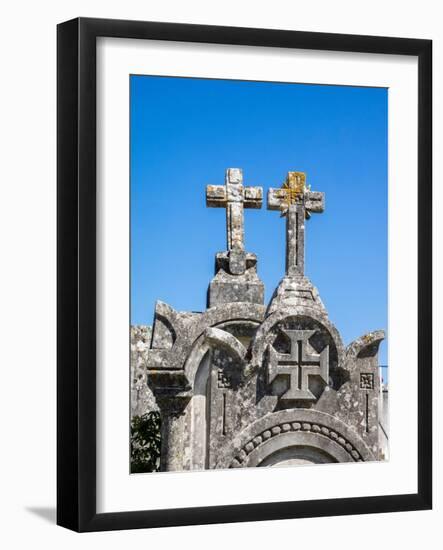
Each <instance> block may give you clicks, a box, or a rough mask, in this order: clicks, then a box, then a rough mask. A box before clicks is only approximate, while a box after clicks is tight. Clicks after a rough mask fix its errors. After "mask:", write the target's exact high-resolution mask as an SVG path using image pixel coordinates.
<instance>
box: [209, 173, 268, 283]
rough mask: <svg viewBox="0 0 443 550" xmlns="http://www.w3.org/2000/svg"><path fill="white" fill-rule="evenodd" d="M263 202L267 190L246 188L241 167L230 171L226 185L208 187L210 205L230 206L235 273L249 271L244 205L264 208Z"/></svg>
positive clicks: (228, 231) (229, 228)
mask: <svg viewBox="0 0 443 550" xmlns="http://www.w3.org/2000/svg"><path fill="white" fill-rule="evenodd" d="M262 201H263V189H262V188H261V187H244V185H243V172H242V170H241V169H240V168H228V169H227V170H226V177H225V185H208V186H207V187H206V205H207V206H209V207H214V208H226V237H227V248H228V251H229V270H230V272H231V273H232V275H242V274H243V273H244V272H245V270H246V252H245V237H244V208H261V206H262Z"/></svg>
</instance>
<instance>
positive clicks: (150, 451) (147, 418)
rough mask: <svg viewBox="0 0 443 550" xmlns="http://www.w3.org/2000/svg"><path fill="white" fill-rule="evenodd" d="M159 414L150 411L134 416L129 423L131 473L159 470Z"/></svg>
mask: <svg viewBox="0 0 443 550" xmlns="http://www.w3.org/2000/svg"><path fill="white" fill-rule="evenodd" d="M160 425H161V424H160V414H159V413H158V412H156V411H151V412H149V413H146V414H144V415H143V416H134V418H133V419H132V423H131V473H132V474H139V473H145V472H158V471H159V469H160Z"/></svg>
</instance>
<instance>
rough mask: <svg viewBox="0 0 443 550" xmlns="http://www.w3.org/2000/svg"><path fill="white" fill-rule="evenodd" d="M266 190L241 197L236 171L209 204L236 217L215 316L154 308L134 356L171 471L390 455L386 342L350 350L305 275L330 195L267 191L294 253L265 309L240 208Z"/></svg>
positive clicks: (218, 281) (302, 186)
mask: <svg viewBox="0 0 443 550" xmlns="http://www.w3.org/2000/svg"><path fill="white" fill-rule="evenodd" d="M248 189H249V191H248ZM258 189H259V188H253V189H252V190H251V188H244V187H243V185H242V173H241V171H240V170H238V169H229V170H228V171H227V174H226V184H225V186H224V187H222V186H208V188H207V201H208V205H209V206H223V207H225V208H226V209H227V251H226V252H223V253H218V254H217V255H216V268H215V272H216V273H215V277H214V279H213V280H212V282H211V284H210V287H209V292H208V309H207V310H206V311H204V312H200V313H188V312H179V311H176V310H174V309H173V308H172V307H171V306H168V305H167V304H165V303H163V302H157V304H156V308H155V314H154V326H153V334H152V341H151V344H150V347H149V349H146V343H147V341H148V337H147V336H146V338H145V340H144V344H143V345H141V347H140V350H137V351H134V354H135V355H134V359H135V360H136V361H137V362H138V363H137V364H138V365H139V369H141V370H142V369H143V365H146V369H147V383H148V384H149V386H150V388H151V389H152V392H153V394H154V396H155V400H156V403H157V405H158V407H159V409H160V412H161V416H162V457H161V469H162V470H169V471H171V470H193V469H205V468H230V467H245V466H277V465H290V464H306V463H325V462H361V461H367V460H379V459H381V458H383V456H382V454H381V450H380V449H381V446H380V434H379V408H380V395H381V393H380V378H379V368H378V361H377V354H378V347H379V345H380V342H381V341H382V340H383V338H384V333H383V331H375V332H370V333H368V334H367V335H364V336H362V337H361V338H358V339H357V340H356V341H355V342H352V343H351V344H350V345H348V346H347V347H346V346H345V345H344V344H343V342H342V340H341V337H340V334H339V332H338V330H337V329H336V327H335V326H334V325H333V324H332V322H331V321H330V320H329V317H328V313H327V311H326V309H325V307H324V305H323V303H322V301H321V299H320V296H319V293H318V291H317V289H316V288H315V287H314V286H313V285H312V283H311V282H310V280H309V279H308V278H307V277H306V276H305V275H304V236H305V223H306V220H307V219H308V218H309V216H310V214H311V213H312V212H322V211H323V209H324V196H323V194H322V193H318V192H312V191H310V189H309V188H308V187H307V186H306V178H305V175H304V174H302V173H300V172H296V173H289V174H288V177H287V179H286V181H285V183H284V184H283V187H282V188H281V189H277V190H276V189H271V190H270V192H269V194H268V208H269V209H271V210H273V209H276V208H279V210H280V211H281V212H282V215H284V216H286V217H287V223H286V239H287V254H286V274H285V276H284V277H283V279H282V281H281V282H280V284H279V285H278V287H277V289H276V291H275V293H274V295H273V297H272V299H271V301H270V303H269V305H268V306H267V307H266V306H265V305H263V284H262V283H261V281H260V280H259V278H258V275H257V258H256V256H255V255H254V254H251V253H247V252H245V249H244V233H243V208H244V207H248V205H249V206H250V207H254V208H257V207H259V205H261V190H260V191H258ZM251 205H252V206H251ZM138 330H139V331H140V330H141V329H138ZM139 334H140V332H138V333H137V335H139ZM136 372H137V373H138V371H136ZM136 379H137V380H142V378H138V374H137V376H136V377H134V380H136ZM141 393H142V395H143V396H144V399H146V394H145V392H144V390H143V391H141ZM137 395H139V394H137ZM138 402H139V403H142V401H141V400H140V399H139V401H138ZM137 406H138V405H137ZM140 406H142V407H143V406H148V401H143V405H140ZM137 410H139V409H137ZM384 454H386V453H384Z"/></svg>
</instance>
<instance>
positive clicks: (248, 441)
mask: <svg viewBox="0 0 443 550" xmlns="http://www.w3.org/2000/svg"><path fill="white" fill-rule="evenodd" d="M297 447H299V448H306V447H309V448H311V449H313V450H316V449H317V450H318V451H319V452H320V453H323V454H324V455H327V456H329V457H331V460H330V461H331V462H364V461H370V460H375V458H374V456H373V454H372V453H371V451H370V450H369V448H368V447H367V445H366V444H365V442H364V441H363V440H362V439H361V438H360V437H359V436H358V435H357V434H355V433H354V432H353V431H351V430H350V428H348V427H347V426H346V425H345V424H344V423H343V422H341V421H340V420H337V419H336V418H334V417H333V416H331V415H329V414H326V413H323V412H319V411H315V410H308V409H289V410H284V411H279V412H276V413H271V414H268V415H266V416H264V417H263V418H261V419H259V420H257V421H256V422H254V423H253V424H252V425H251V426H249V427H248V428H246V429H245V430H244V431H243V432H242V433H241V434H240V435H239V436H238V437H237V438H235V439H234V441H233V442H232V443H231V445H230V446H228V448H227V449H226V450H225V452H224V454H223V456H222V457H221V458H220V460H219V461H218V464H217V468H239V467H250V466H259V465H260V464H262V463H264V464H266V461H267V460H268V457H270V456H271V455H273V454H275V453H276V452H281V451H282V450H284V449H287V448H294V449H296V448H297Z"/></svg>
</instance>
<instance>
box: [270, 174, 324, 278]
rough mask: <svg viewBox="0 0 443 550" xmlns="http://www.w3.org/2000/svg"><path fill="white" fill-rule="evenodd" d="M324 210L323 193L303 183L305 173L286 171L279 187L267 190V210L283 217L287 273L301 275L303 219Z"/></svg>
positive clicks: (303, 239) (303, 245)
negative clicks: (284, 220) (284, 222)
mask: <svg viewBox="0 0 443 550" xmlns="http://www.w3.org/2000/svg"><path fill="white" fill-rule="evenodd" d="M324 209H325V194H324V193H320V192H317V191H311V190H310V189H309V188H308V187H307V186H306V174H305V173H304V172H288V175H287V177H286V181H285V183H284V184H283V185H282V187H281V188H280V189H273V188H272V187H271V188H270V189H269V191H268V210H280V211H281V213H282V216H286V274H287V275H289V276H294V275H304V270H305V219H309V218H310V216H311V213H313V212H315V213H321V212H323V211H324Z"/></svg>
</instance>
